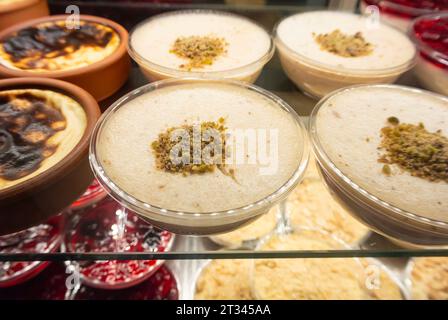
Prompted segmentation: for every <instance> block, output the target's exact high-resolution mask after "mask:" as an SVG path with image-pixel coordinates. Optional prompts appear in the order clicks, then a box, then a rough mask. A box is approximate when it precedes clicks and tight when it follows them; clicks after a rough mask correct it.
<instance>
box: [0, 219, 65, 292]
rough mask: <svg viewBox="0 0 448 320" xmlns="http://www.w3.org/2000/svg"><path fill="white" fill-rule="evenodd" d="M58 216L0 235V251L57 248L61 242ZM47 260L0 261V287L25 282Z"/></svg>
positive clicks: (43, 250) (49, 249)
mask: <svg viewBox="0 0 448 320" xmlns="http://www.w3.org/2000/svg"><path fill="white" fill-rule="evenodd" d="M60 220H61V219H60V216H56V217H53V218H51V219H49V220H48V221H47V222H46V223H43V224H40V225H38V226H35V227H32V228H29V229H26V230H23V231H20V232H16V233H13V234H8V235H5V236H0V253H48V252H54V251H56V250H57V249H59V245H60V243H61V227H60ZM48 264H49V262H48V261H47V262H40V261H18V262H0V288H5V287H10V286H14V285H18V284H20V283H22V282H25V281H27V280H29V279H31V278H33V277H35V276H36V275H38V274H39V273H40V272H41V271H42V270H44V269H45V268H46V267H47V266H48Z"/></svg>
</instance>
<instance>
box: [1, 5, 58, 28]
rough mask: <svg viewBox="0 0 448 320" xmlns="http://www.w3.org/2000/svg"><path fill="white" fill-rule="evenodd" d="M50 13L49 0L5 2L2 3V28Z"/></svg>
mask: <svg viewBox="0 0 448 320" xmlns="http://www.w3.org/2000/svg"><path fill="white" fill-rule="evenodd" d="M49 14H50V12H49V11H48V4H47V0H21V1H14V2H12V3H9V4H3V5H0V30H3V29H6V28H8V27H10V26H12V25H14V24H16V23H20V22H23V21H27V20H30V19H35V18H39V17H44V16H48V15H49Z"/></svg>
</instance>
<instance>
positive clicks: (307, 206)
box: [287, 161, 369, 243]
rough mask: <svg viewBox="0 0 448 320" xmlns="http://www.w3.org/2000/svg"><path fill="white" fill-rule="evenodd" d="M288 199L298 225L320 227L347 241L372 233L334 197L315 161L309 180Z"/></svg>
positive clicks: (310, 169) (309, 171) (292, 221)
mask: <svg viewBox="0 0 448 320" xmlns="http://www.w3.org/2000/svg"><path fill="white" fill-rule="evenodd" d="M288 200H289V201H288V205H287V208H288V210H289V211H290V214H291V223H292V225H294V226H298V227H310V228H319V229H322V230H325V231H326V232H328V233H330V234H332V235H334V236H336V237H338V238H339V239H341V240H344V241H345V242H347V243H356V242H359V241H360V240H361V239H363V238H364V237H365V236H366V235H367V233H368V232H369V230H368V229H367V228H366V227H365V226H364V225H362V224H361V223H359V222H358V221H357V220H355V219H354V218H352V217H351V215H350V214H349V213H348V212H347V211H346V210H345V209H344V208H342V207H341V205H339V203H337V202H336V201H335V200H334V199H333V197H332V196H331V194H330V193H329V192H328V190H327V188H326V187H325V185H324V183H323V182H322V181H321V179H320V177H319V175H318V172H317V169H316V167H315V162H314V161H310V165H309V166H308V169H307V173H306V175H305V179H304V180H303V181H302V183H301V184H299V185H298V186H297V187H296V188H295V189H294V190H293V192H292V193H291V195H290V196H289V198H288Z"/></svg>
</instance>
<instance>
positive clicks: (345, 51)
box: [313, 29, 373, 58]
mask: <svg viewBox="0 0 448 320" xmlns="http://www.w3.org/2000/svg"><path fill="white" fill-rule="evenodd" d="M313 37H314V40H315V41H316V42H317V43H318V44H319V45H320V49H321V50H325V51H328V52H331V53H334V54H336V55H338V56H341V57H352V58H353V57H361V56H366V55H369V54H370V53H372V51H373V46H372V44H371V43H369V42H367V41H366V40H365V39H364V36H363V35H362V33H361V32H356V33H355V34H354V35H347V34H344V33H342V32H341V30H339V29H335V30H333V31H332V32H330V33H321V34H315V33H314V32H313Z"/></svg>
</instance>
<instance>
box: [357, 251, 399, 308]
mask: <svg viewBox="0 0 448 320" xmlns="http://www.w3.org/2000/svg"><path fill="white" fill-rule="evenodd" d="M361 263H362V264H363V266H364V287H365V288H366V290H367V292H368V294H369V295H370V296H371V297H372V298H373V299H376V300H402V299H403V294H402V292H401V289H400V287H399V286H398V285H397V283H396V282H395V281H394V280H393V279H392V277H391V276H390V275H389V273H388V272H387V271H386V270H385V267H384V266H383V265H382V264H380V263H378V262H376V261H374V260H373V259H362V260H361Z"/></svg>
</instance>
